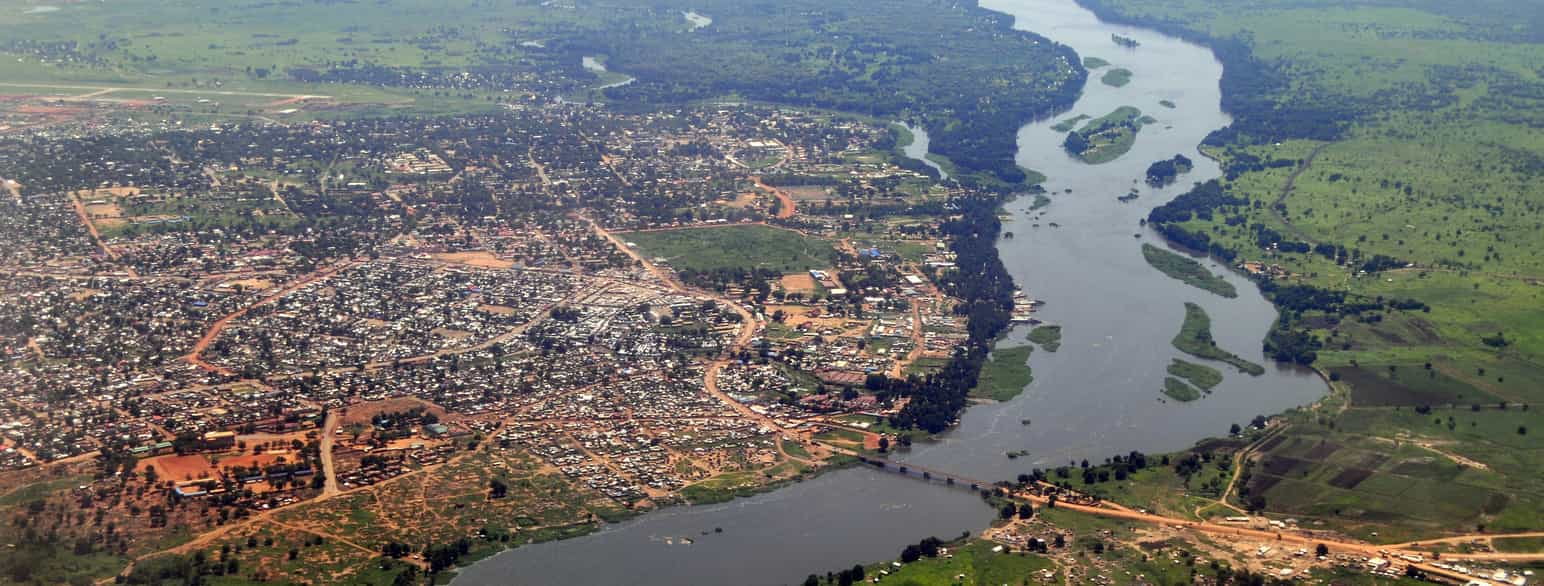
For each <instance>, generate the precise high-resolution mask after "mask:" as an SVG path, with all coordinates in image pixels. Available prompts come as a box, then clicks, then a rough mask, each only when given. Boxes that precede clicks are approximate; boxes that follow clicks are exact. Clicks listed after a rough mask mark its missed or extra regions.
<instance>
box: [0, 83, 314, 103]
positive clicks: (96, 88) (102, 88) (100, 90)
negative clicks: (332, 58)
mask: <svg viewBox="0 0 1544 586" xmlns="http://www.w3.org/2000/svg"><path fill="white" fill-rule="evenodd" d="M0 87H30V88H43V89H51V90H81V91H88V92H92V93H91V94H87V96H92V95H102V94H105V93H108V92H116V91H131V92H149V93H156V94H198V95H210V96H254V97H259V98H285V99H290V98H303V99H316V100H330V99H332V96H318V95H311V94H273V93H263V92H243V91H234V90H190V89H174V88H142V87H132V86H107V85H61V84H50V83H15V82H0ZM76 97H84V96H76Z"/></svg>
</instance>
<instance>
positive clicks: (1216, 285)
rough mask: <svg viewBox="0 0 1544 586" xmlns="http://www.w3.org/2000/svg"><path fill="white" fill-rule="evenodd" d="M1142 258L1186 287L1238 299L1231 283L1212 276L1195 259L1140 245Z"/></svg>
mask: <svg viewBox="0 0 1544 586" xmlns="http://www.w3.org/2000/svg"><path fill="white" fill-rule="evenodd" d="M1142 258H1144V259H1146V260H1147V264H1149V265H1152V267H1153V268H1155V269H1158V271H1159V272H1161V273H1163V274H1165V275H1168V276H1170V277H1172V278H1175V279H1178V280H1180V281H1181V282H1184V283H1185V284H1186V285H1190V286H1191V287H1195V288H1197V289H1201V290H1203V291H1209V292H1211V293H1215V294H1217V295H1221V296H1223V297H1227V298H1228V299H1232V298H1234V297H1238V290H1237V289H1235V288H1234V287H1233V284H1232V283H1229V282H1227V281H1225V280H1223V278H1222V277H1219V276H1217V275H1214V274H1212V272H1211V271H1209V270H1206V267H1205V266H1202V265H1201V263H1199V262H1196V260H1195V259H1193V258H1190V257H1187V256H1185V255H1183V254H1179V253H1176V252H1174V251H1171V250H1166V249H1163V248H1160V247H1157V246H1153V245H1151V244H1143V245H1142Z"/></svg>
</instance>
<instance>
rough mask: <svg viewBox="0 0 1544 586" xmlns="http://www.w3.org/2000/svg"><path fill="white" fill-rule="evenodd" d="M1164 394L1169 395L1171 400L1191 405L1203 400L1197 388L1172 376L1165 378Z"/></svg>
mask: <svg viewBox="0 0 1544 586" xmlns="http://www.w3.org/2000/svg"><path fill="white" fill-rule="evenodd" d="M1163 394H1164V395H1167V396H1168V397H1169V398H1170V399H1174V400H1175V401H1180V402H1182V403H1189V402H1191V401H1194V400H1196V399H1199V398H1201V391H1197V390H1196V388H1195V387H1192V386H1190V385H1188V384H1186V383H1185V381H1182V380H1179V379H1177V378H1174V377H1172V376H1166V377H1164V378H1163Z"/></svg>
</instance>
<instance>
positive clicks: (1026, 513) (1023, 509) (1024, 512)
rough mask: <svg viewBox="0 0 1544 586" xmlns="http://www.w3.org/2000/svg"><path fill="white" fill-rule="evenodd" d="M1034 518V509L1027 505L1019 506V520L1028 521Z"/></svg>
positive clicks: (1032, 506)
mask: <svg viewBox="0 0 1544 586" xmlns="http://www.w3.org/2000/svg"><path fill="white" fill-rule="evenodd" d="M1034 516H1035V507H1034V505H1031V504H1029V503H1024V504H1021V505H1019V518H1020V519H1029V518H1032V517H1034Z"/></svg>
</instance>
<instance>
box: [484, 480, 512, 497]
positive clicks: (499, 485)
mask: <svg viewBox="0 0 1544 586" xmlns="http://www.w3.org/2000/svg"><path fill="white" fill-rule="evenodd" d="M488 488H489V491H488V496H490V497H491V498H496V499H501V498H504V496H505V495H508V494H509V485H508V484H505V483H504V480H503V479H500V478H495V479H493V480H492V481H491V482H489V483H488Z"/></svg>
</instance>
